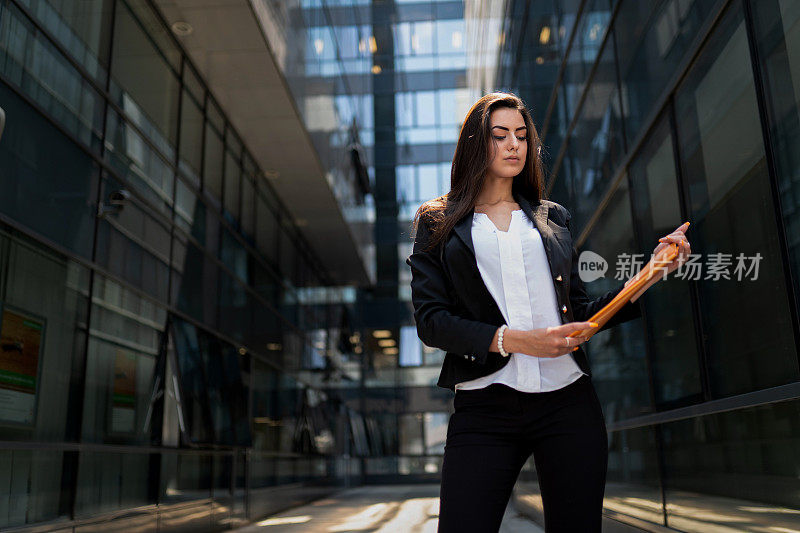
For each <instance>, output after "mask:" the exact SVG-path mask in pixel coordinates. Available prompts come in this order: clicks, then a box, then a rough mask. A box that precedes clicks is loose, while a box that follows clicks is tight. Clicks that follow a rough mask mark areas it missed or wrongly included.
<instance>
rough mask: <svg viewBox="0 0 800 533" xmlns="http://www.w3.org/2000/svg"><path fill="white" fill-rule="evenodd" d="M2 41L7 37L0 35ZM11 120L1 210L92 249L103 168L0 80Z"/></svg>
mask: <svg viewBox="0 0 800 533" xmlns="http://www.w3.org/2000/svg"><path fill="white" fill-rule="evenodd" d="M0 42H2V39H0ZM0 102H2V105H3V109H5V111H6V120H7V121H8V124H20V125H24V127H15V128H14V127H6V130H5V132H4V133H3V142H0V211H2V212H3V214H5V215H6V216H8V217H10V218H11V219H13V220H15V221H17V222H18V223H21V224H24V225H25V226H27V227H29V228H31V229H32V230H34V231H36V232H37V233H39V234H41V235H44V236H45V237H47V238H48V239H52V240H53V241H55V242H56V243H58V244H60V245H61V246H64V247H65V248H67V249H68V250H71V251H73V252H75V253H77V254H79V255H81V256H83V257H86V258H90V257H91V254H92V235H93V233H94V225H95V220H96V217H95V215H96V214H97V206H96V205H95V204H94V202H93V199H94V198H96V195H97V186H98V185H97V182H98V180H97V174H98V172H97V167H96V166H95V164H94V163H93V162H92V160H91V158H90V157H89V156H88V155H86V153H85V152H84V151H83V150H81V149H79V148H78V147H77V146H76V145H75V144H74V143H73V142H72V141H71V140H70V139H68V138H67V137H65V136H64V135H63V134H62V133H61V132H59V131H58V130H57V129H56V128H54V127H53V126H52V124H50V123H49V122H48V121H47V120H45V119H44V117H42V116H41V115H40V114H39V113H38V112H36V111H34V110H33V109H31V108H30V107H29V106H28V105H27V104H26V103H24V102H23V101H22V100H21V99H20V98H19V97H18V96H16V95H15V94H14V93H13V92H12V91H11V90H9V89H8V88H7V87H6V86H5V85H3V84H1V83H0Z"/></svg>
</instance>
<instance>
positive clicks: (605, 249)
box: [573, 179, 652, 422]
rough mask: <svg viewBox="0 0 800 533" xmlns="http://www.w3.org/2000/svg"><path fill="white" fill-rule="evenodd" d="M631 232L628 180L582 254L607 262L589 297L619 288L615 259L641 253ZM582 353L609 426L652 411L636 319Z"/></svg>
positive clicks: (599, 337)
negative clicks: (604, 270) (584, 355)
mask: <svg viewBox="0 0 800 533" xmlns="http://www.w3.org/2000/svg"><path fill="white" fill-rule="evenodd" d="M631 227H633V220H632V218H631V209H630V200H629V195H628V187H627V180H624V179H623V181H622V182H621V184H620V186H619V188H618V189H617V191H616V192H615V193H614V194H613V196H612V197H611V199H610V201H609V203H608V206H607V207H606V209H605V211H603V213H602V214H601V216H600V217H599V219H598V223H597V226H595V228H594V229H593V230H592V233H591V234H590V235H589V239H588V240H587V242H586V245H585V246H584V247H583V250H581V251H586V250H589V251H592V252H595V253H597V254H599V255H600V256H602V257H603V258H604V259H605V260H606V261H607V262H608V273H606V276H605V277H601V278H599V279H597V280H595V281H591V282H588V283H586V291H587V292H588V293H589V295H590V296H592V297H597V296H600V295H602V294H605V293H606V292H607V291H609V290H611V289H613V288H615V287H617V286H618V285H619V284H620V283H621V282H622V279H615V277H616V272H615V271H616V270H617V265H618V259H617V258H618V256H619V255H620V254H634V253H640V252H639V250H637V246H636V243H635V241H634V235H633V233H632V232H631ZM573 234H574V228H573ZM586 352H587V354H588V356H589V361H590V362H591V366H592V380H593V381H594V383H595V388H596V389H597V395H598V396H599V398H600V401H601V403H602V404H603V412H604V413H605V417H606V420H607V421H608V422H612V421H615V420H624V419H626V418H631V417H635V416H638V415H642V414H644V413H648V412H650V411H652V408H651V405H650V387H649V378H648V373H647V359H646V354H647V350H646V349H645V343H644V331H643V330H642V321H641V319H640V318H637V319H635V320H631V321H628V322H625V323H623V324H620V325H618V326H616V327H613V328H611V329H608V330H606V331H601V332H600V333H597V334H596V335H595V336H594V337H592V339H591V341H589V342H588V343H587V344H586Z"/></svg>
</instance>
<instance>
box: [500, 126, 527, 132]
mask: <svg viewBox="0 0 800 533" xmlns="http://www.w3.org/2000/svg"><path fill="white" fill-rule="evenodd" d="M495 128H500V129H501V130H506V131H508V128H506V127H505V126H492V129H495ZM526 129H528V127H527V126H520V127H519V128H517V129H515V130H514V131H519V130H526Z"/></svg>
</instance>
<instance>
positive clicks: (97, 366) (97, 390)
mask: <svg viewBox="0 0 800 533" xmlns="http://www.w3.org/2000/svg"><path fill="white" fill-rule="evenodd" d="M94 281H95V286H94V294H93V301H94V303H93V305H92V324H91V331H92V336H91V337H90V339H89V353H88V357H87V362H86V394H85V400H84V409H83V424H82V426H83V437H82V438H83V440H84V441H88V442H104V443H130V444H149V443H150V436H151V431H150V427H149V424H145V420H147V413H148V410H149V408H150V399H151V394H152V385H153V377H154V376H153V371H154V369H155V362H156V358H157V356H158V350H159V345H160V344H159V341H160V340H161V335H162V332H163V330H164V327H165V326H166V319H167V315H166V311H164V310H163V309H162V308H160V307H157V306H156V305H154V304H153V302H152V301H151V300H146V299H144V298H142V297H141V296H139V295H138V294H137V293H134V292H133V291H131V290H130V289H127V288H125V287H124V286H122V285H120V284H118V283H116V282H114V281H112V280H110V279H107V278H104V277H102V276H100V275H99V274H96V275H95V278H94Z"/></svg>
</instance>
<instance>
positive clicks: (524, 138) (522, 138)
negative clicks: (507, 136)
mask: <svg viewBox="0 0 800 533" xmlns="http://www.w3.org/2000/svg"><path fill="white" fill-rule="evenodd" d="M517 139H519V140H520V141H524V140H527V137H517Z"/></svg>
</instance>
